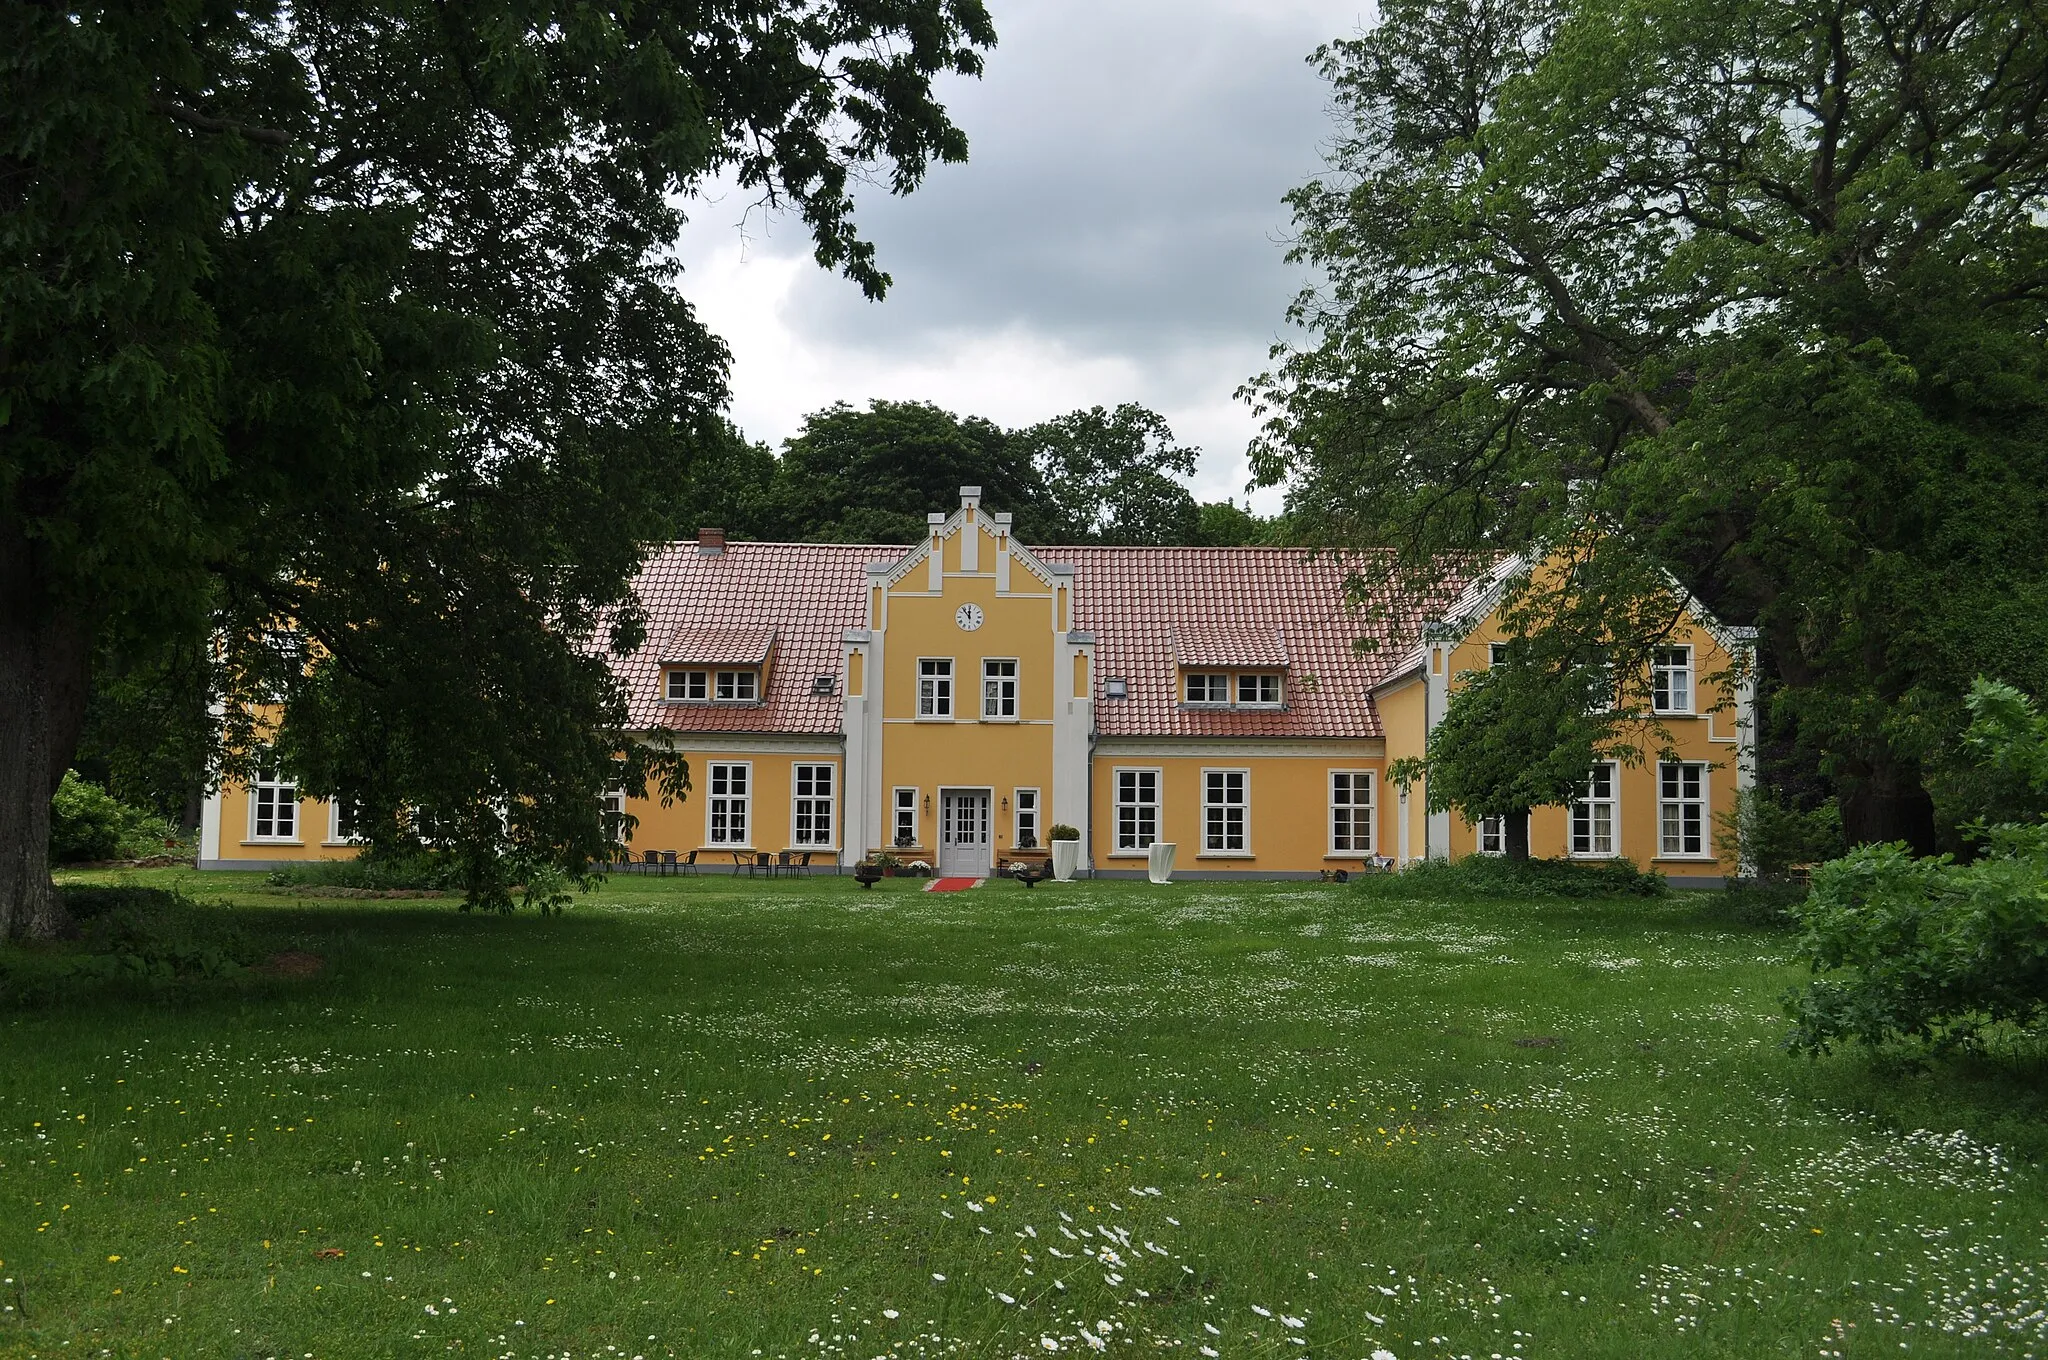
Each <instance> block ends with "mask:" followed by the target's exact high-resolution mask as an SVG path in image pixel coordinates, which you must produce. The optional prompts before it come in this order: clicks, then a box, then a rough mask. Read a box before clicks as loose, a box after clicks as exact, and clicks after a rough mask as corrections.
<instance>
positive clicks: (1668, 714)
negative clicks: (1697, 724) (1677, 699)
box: [1650, 708, 1699, 718]
mask: <svg viewBox="0 0 2048 1360" xmlns="http://www.w3.org/2000/svg"><path fill="white" fill-rule="evenodd" d="M1650 716H1651V717H1653V718H1697V717H1698V716H1699V714H1697V713H1695V712H1693V711H1692V710H1691V709H1689V708H1653V709H1651V710H1650Z"/></svg>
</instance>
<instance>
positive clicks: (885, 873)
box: [865, 850, 903, 878]
mask: <svg viewBox="0 0 2048 1360" xmlns="http://www.w3.org/2000/svg"><path fill="white" fill-rule="evenodd" d="M865 863H866V864H868V866H869V867H871V868H875V869H880V870H881V871H882V877H884V878H894V877H896V871H897V870H898V869H900V868H902V867H903V861H902V860H900V859H897V858H896V856H894V855H892V854H890V853H889V852H888V851H887V850H877V851H875V852H874V853H873V854H871V855H869V856H868V857H867V859H866V861H865Z"/></svg>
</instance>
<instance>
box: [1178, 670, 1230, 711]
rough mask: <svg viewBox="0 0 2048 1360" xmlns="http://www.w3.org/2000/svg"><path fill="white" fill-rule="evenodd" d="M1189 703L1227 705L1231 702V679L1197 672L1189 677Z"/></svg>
mask: <svg viewBox="0 0 2048 1360" xmlns="http://www.w3.org/2000/svg"><path fill="white" fill-rule="evenodd" d="M1188 702H1189V703H1191V704H1227V703H1229V702H1230V677H1229V676H1227V675H1216V674H1211V673H1209V672H1206V671H1197V672H1194V673H1192V674H1190V675H1189V676H1188Z"/></svg>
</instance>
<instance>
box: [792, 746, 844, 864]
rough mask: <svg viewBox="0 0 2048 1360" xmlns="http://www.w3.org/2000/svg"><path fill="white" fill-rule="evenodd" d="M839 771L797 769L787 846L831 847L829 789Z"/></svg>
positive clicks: (832, 768) (817, 767)
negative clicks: (794, 798) (794, 801)
mask: <svg viewBox="0 0 2048 1360" xmlns="http://www.w3.org/2000/svg"><path fill="white" fill-rule="evenodd" d="M837 772H838V767H837V766H833V765H798V766H797V767H796V768H795V770H794V771H793V772H792V775H791V779H792V783H793V786H794V788H795V790H796V795H795V796H796V803H795V806H794V807H793V809H792V810H791V812H790V844H792V845H830V844H832V806H833V803H832V786H833V778H834V776H835V775H836V774H837Z"/></svg>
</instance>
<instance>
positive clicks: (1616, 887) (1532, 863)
mask: <svg viewBox="0 0 2048 1360" xmlns="http://www.w3.org/2000/svg"><path fill="white" fill-rule="evenodd" d="M1352 882H1353V883H1355V884H1357V885H1358V886H1359V887H1360V889H1361V890H1363V891H1365V892H1367V893H1370V894H1373V895H1375V896H1382V897H1399V898H1409V899H1439V898H1440V899H1445V900H1451V899H1456V898H1461V897H1498V898H1529V897H1563V898H1596V897H1659V896H1662V895H1663V894H1664V893H1665V892H1666V891H1668V890H1669V885H1667V884H1666V883H1665V882H1664V878H1663V875H1661V874H1654V873H1645V872H1643V871H1642V870H1640V869H1638V868H1636V866H1635V865H1634V864H1632V863H1630V862H1629V861H1628V860H1625V859H1610V860H1573V859H1527V860H1519V861H1518V860H1511V859H1506V858H1503V857H1502V856H1499V855H1467V856H1465V857H1464V858H1463V859H1457V860H1443V859H1426V860H1418V861H1416V862H1415V863H1413V864H1410V865H1409V866H1408V867H1407V868H1406V869H1403V870H1402V871H1401V872H1400V873H1398V874H1361V875H1359V876H1358V877H1357V878H1355V879H1353V880H1352Z"/></svg>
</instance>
